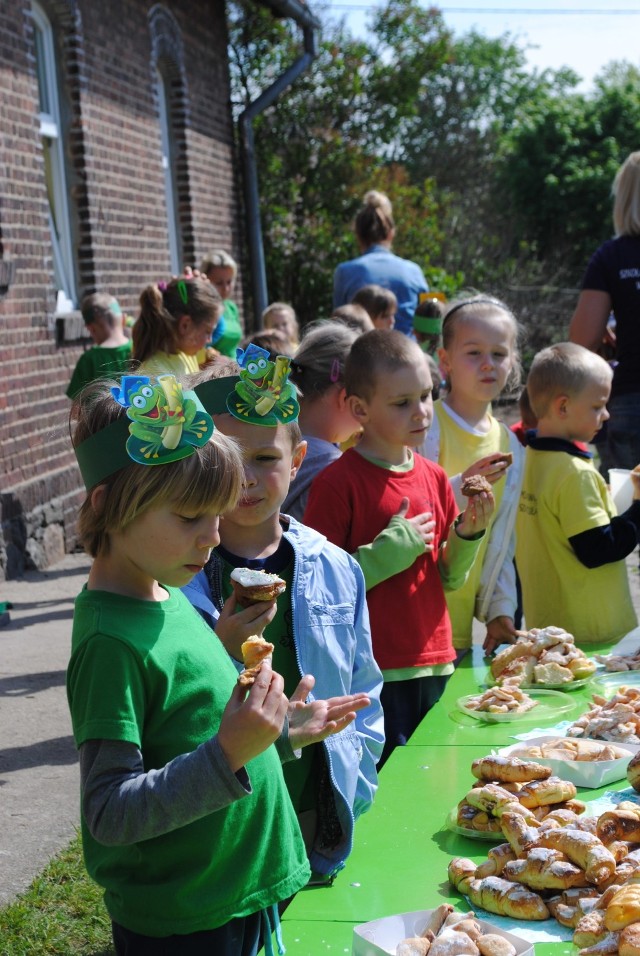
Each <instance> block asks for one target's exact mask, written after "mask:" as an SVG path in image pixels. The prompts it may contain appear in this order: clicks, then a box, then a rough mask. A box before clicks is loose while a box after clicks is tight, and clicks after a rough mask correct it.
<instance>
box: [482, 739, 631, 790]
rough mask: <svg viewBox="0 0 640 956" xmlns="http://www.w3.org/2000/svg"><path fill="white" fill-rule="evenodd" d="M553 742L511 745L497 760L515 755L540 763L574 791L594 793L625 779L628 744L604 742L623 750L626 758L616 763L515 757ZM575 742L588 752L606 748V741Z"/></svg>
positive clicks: (527, 742) (538, 740)
mask: <svg viewBox="0 0 640 956" xmlns="http://www.w3.org/2000/svg"><path fill="white" fill-rule="evenodd" d="M553 739H554V738H553V737H546V736H545V737H532V738H531V739H529V740H521V741H520V742H519V743H517V744H512V745H511V746H510V747H503V748H502V749H501V750H499V751H498V753H499V754H500V756H508V755H509V754H514V756H516V755H517V756H518V757H520V759H521V760H530V761H531V762H532V763H539V764H541V765H542V766H543V767H550V768H551V770H552V772H553V773H554V774H555V775H556V777H560V778H561V779H562V780H570V781H571V783H575V785H576V787H587V788H588V789H591V790H595V789H597V788H598V787H604V785H605V784H607V783H613V782H614V781H615V780H624V778H625V777H626V775H627V766H628V764H629V761H630V760H631V757H632V756H633V754H634V752H635V751H633V750H631V748H630V746H629V745H628V744H617V743H613V742H611V741H606V743H610V744H611V746H612V747H618V748H619V749H620V750H624V751H625V756H624V757H618V758H617V760H594V761H586V760H556V759H554V758H549V757H530V756H529V755H528V754H521V753H519V752H518V753H517V754H516V753H515V752H516V751H520V750H523V749H524V748H525V747H528V746H535V745H536V744H540V743H545V744H548V743H549V742H550V741H551V740H553ZM557 739H558V740H562V739H564V738H561V737H560V738H557ZM576 740H580V746H581V747H585V748H586V749H587V750H596V749H600V748H601V747H602V746H603V745H604V744H605V741H598V740H587V739H584V740H582V739H581V738H576ZM636 746H637V745H636Z"/></svg>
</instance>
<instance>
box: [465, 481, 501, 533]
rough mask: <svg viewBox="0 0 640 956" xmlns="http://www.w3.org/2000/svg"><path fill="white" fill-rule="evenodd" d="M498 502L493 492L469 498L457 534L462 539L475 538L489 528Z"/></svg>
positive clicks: (483, 492)
mask: <svg viewBox="0 0 640 956" xmlns="http://www.w3.org/2000/svg"><path fill="white" fill-rule="evenodd" d="M495 507H496V502H495V498H494V497H493V494H492V492H491V491H481V492H480V493H479V494H474V495H472V496H471V497H470V498H469V501H468V503H467V507H466V508H465V510H464V511H463V513H462V518H461V519H460V521H459V522H458V524H457V525H456V534H457V535H458V536H459V537H460V538H473V537H474V535H476V534H479V533H480V532H481V531H484V530H485V529H486V528H488V527H489V524H490V522H491V519H492V517H493V512H494V511H495Z"/></svg>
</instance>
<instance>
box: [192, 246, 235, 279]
mask: <svg viewBox="0 0 640 956" xmlns="http://www.w3.org/2000/svg"><path fill="white" fill-rule="evenodd" d="M213 269H231V270H232V272H233V278H234V279H235V278H236V276H237V275H238V263H237V262H236V260H235V259H234V258H233V256H230V255H229V253H228V252H225V251H224V249H214V250H213V251H212V252H209V253H207V255H206V256H204V258H203V259H202V262H201V263H200V272H204V274H205V275H206V276H209V273H210V272H211V271H212V270H213ZM209 278H211V277H210V276H209Z"/></svg>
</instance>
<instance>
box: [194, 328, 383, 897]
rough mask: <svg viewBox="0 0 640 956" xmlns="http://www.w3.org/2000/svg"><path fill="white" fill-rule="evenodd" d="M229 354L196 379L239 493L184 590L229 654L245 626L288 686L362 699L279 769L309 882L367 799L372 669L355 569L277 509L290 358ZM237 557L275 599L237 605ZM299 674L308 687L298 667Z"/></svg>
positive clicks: (337, 863) (378, 715)
mask: <svg viewBox="0 0 640 956" xmlns="http://www.w3.org/2000/svg"><path fill="white" fill-rule="evenodd" d="M239 355H240V366H241V371H240V376H239V378H223V379H217V380H213V381H208V382H206V381H205V382H203V383H201V384H200V385H198V386H196V388H197V392H198V395H199V397H200V399H201V401H202V402H203V404H204V405H205V407H206V408H207V409H208V410H209V411H210V412H211V413H212V414H213V415H214V417H215V422H216V427H217V428H219V429H220V431H221V432H223V433H224V434H226V435H229V436H231V437H233V438H235V439H236V440H237V441H238V442H239V444H240V446H241V451H242V455H243V463H244V471H245V488H244V494H243V497H242V499H241V501H240V503H239V505H238V506H237V507H236V508H235V509H234V510H233V511H232V512H230V513H228V514H225V515H224V516H223V518H222V519H221V521H220V545H219V546H218V547H217V548H215V549H214V551H213V553H212V555H211V558H210V560H209V562H208V564H207V565H206V567H205V569H204V570H203V571H202V572H201V573H200V574H198V575H197V576H196V577H195V578H194V579H193V581H192V582H191V584H190V585H188V586H187V587H186V588H185V589H184V592H185V594H186V595H187V597H188V598H189V599H190V600H191V602H192V604H193V605H194V606H195V607H196V609H197V610H198V611H199V612H200V614H201V615H202V617H203V618H204V619H205V621H207V623H208V624H209V625H210V626H211V627H212V628H214V629H215V631H216V634H217V635H218V637H219V638H220V640H221V642H222V643H223V644H224V646H225V647H226V649H227V651H228V652H229V654H230V655H231V657H232V658H234V659H235V660H237V661H240V660H241V658H242V655H241V652H240V645H241V644H242V642H243V641H244V640H246V638H247V637H248V636H250V635H251V634H256V633H263V632H264V636H265V638H266V639H267V640H268V641H270V642H271V643H272V644H274V646H275V650H274V667H275V668H276V669H277V670H278V672H279V673H281V674H282V676H283V677H284V681H285V693H287V694H288V695H290V696H291V695H292V694H293V692H294V690H295V688H296V687H297V685H298V684H299V682H300V678H301V677H303V678H304V683H303V687H304V688H306V689H308V693H309V697H310V698H311V699H313V697H314V696H317V697H318V698H326V699H328V700H330V699H331V698H332V697H335V696H339V695H342V694H357V693H364V694H366V695H367V697H369V698H370V701H371V703H370V705H369V706H368V707H366V708H365V709H364V710H361V711H359V712H358V713H357V714H356V719H355V721H354V723H353V724H352V725H351V726H350V727H349V728H348V729H347V730H346V731H345V732H344V733H341V734H337V735H335V736H334V737H332V738H328V739H327V740H326V741H324V742H323V743H322V744H320V745H312V746H309V747H306V748H305V749H304V750H303V751H302V756H301V757H300V758H299V759H298V760H296V761H292V762H290V763H288V764H285V765H284V767H283V770H284V774H285V780H286V783H287V786H288V788H289V793H290V796H291V799H292V803H293V805H294V808H295V809H296V812H297V814H298V820H299V822H300V826H301V829H302V833H303V837H304V839H305V844H306V846H307V852H308V854H309V859H310V863H311V867H312V870H313V877H312V882H316V883H322V882H331V881H332V880H333V878H334V876H335V875H336V873H337V872H338V871H339V870H340V869H342V867H343V866H344V861H345V859H346V857H347V856H348V855H349V853H350V851H351V847H352V842H353V827H354V823H355V820H356V819H357V818H358V816H359V815H360V814H361V813H363V812H365V811H366V810H368V809H369V807H370V806H371V803H372V800H373V796H374V793H375V791H376V788H377V774H376V763H377V761H378V759H379V756H380V753H381V752H382V747H383V743H384V732H383V718H382V710H381V707H380V690H381V686H382V676H381V674H380V670H379V669H378V666H377V665H376V663H375V660H374V658H373V653H372V649H371V635H370V630H369V618H368V611H367V603H366V596H365V584H364V579H363V575H362V571H361V570H360V567H359V566H358V564H357V563H356V562H355V561H354V560H353V558H351V556H350V555H348V554H347V553H346V552H344V551H342V550H341V549H340V548H337V547H336V546H335V545H332V544H331V543H330V542H328V541H327V539H326V538H325V537H324V535H321V534H319V533H318V532H316V531H313V530H312V529H311V528H308V527H306V526H305V525H303V524H301V523H300V522H298V521H296V520H295V519H294V518H291V517H288V516H287V515H283V514H281V513H280V507H281V505H282V503H283V501H284V499H285V497H286V495H287V492H288V490H289V484H290V482H291V480H292V478H293V477H294V476H295V474H296V472H297V470H298V468H299V467H300V464H301V463H302V460H303V458H304V454H305V450H306V443H305V442H304V441H303V440H302V437H301V433H300V429H299V427H298V424H297V421H296V418H297V401H296V399H295V390H294V389H293V387H292V386H291V385H290V384H289V383H288V382H287V374H288V362H289V360H288V359H285V358H283V357H282V356H280V357H278V359H277V360H276V363H272V362H269V354H268V353H267V352H265V350H263V349H259V348H257V347H256V346H249V347H248V349H247V351H246V352H244V353H242V352H241V351H240V350H239ZM269 366H271V368H270V367H269ZM274 366H275V367H274ZM261 373H264V374H261ZM256 383H257V384H256ZM236 567H249V568H252V569H257V570H263V571H266V572H268V573H271V574H277V575H279V577H281V578H283V579H284V580H285V581H286V584H287V590H286V592H285V593H284V594H283V595H282V596H281V597H280V598H279V600H278V601H277V602H270V603H268V604H266V606H264V605H263V606H261V604H262V602H261V604H259V605H255V604H254V605H251V606H250V607H248V608H245V609H242V610H238V609H237V605H236V601H235V598H234V596H233V590H232V586H231V582H230V574H231V572H232V571H233V569H234V568H236ZM238 666H239V667H240V666H241V665H240V664H239V665H238ZM310 674H314V675H315V686H314V681H313V678H312V677H305V675H310Z"/></svg>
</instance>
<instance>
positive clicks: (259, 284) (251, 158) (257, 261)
mask: <svg viewBox="0 0 640 956" xmlns="http://www.w3.org/2000/svg"><path fill="white" fill-rule="evenodd" d="M267 6H269V7H270V8H271V9H272V10H274V12H275V13H276V14H277V15H278V16H282V17H290V18H291V19H292V20H295V22H296V23H297V24H298V26H300V27H301V28H302V33H303V46H304V52H303V53H302V55H301V56H300V57H299V58H298V59H297V60H296V61H295V63H293V64H292V65H291V66H290V67H289V68H288V69H287V70H285V72H284V73H283V74H282V75H281V76H279V77H278V78H277V79H276V80H275V82H273V83H272V84H271V86H269V87H268V88H267V89H266V90H264V91H263V92H262V93H261V94H260V96H258V98H257V99H255V100H254V101H253V102H252V103H250V104H249V106H248V107H247V108H246V109H245V110H244V111H243V112H242V113H241V115H240V117H239V119H238V126H239V129H240V142H241V144H242V166H243V172H244V193H245V208H246V217H247V227H248V238H249V264H250V270H251V289H252V293H253V307H254V312H255V317H254V322H255V328H256V329H260V328H262V312H263V311H264V309H266V307H267V305H268V298H267V272H266V268H265V261H264V244H263V240H262V223H261V220H260V196H259V191H258V170H257V168H256V154H255V141H254V136H253V125H252V123H253V120H254V119H255V117H256V116H258V115H259V114H260V113H262V112H264V110H266V109H267V107H269V106H271V104H272V103H274V102H275V100H276V99H277V98H278V96H280V94H281V93H282V92H283V91H284V90H285V89H286V88H287V87H288V86H291V84H292V83H293V82H294V80H295V79H297V77H298V76H299V75H300V74H301V73H303V72H304V71H305V70H306V69H307V68H308V67H309V65H310V64H311V61H312V60H313V59H314V57H315V56H316V54H317V46H316V32H315V31H316V30H317V29H318V27H319V26H320V24H319V23H318V21H317V20H316V19H315V18H314V17H313V16H312V14H311V13H310V11H309V10H308V9H307V8H306V7H305V6H304V5H303V4H302V3H300V2H298V0H268V2H267Z"/></svg>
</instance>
